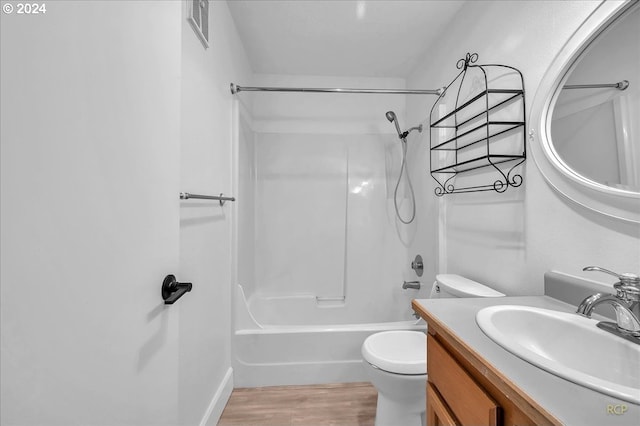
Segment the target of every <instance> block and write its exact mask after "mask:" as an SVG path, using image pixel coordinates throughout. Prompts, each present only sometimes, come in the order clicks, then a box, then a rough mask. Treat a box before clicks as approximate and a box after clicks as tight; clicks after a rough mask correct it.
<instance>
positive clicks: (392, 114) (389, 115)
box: [385, 111, 422, 142]
mask: <svg viewBox="0 0 640 426" xmlns="http://www.w3.org/2000/svg"><path fill="white" fill-rule="evenodd" d="M385 116H386V117H387V120H389V121H390V122H392V123H393V124H395V126H396V131H397V132H398V137H399V138H400V139H402V140H403V141H404V142H406V141H405V139H406V137H407V136H409V133H411V132H412V131H413V130H417V131H418V132H421V133H422V124H420V125H418V126H414V127H411V128H409V129H407V130H406V131H404V132H403V131H402V130H400V124H398V117H397V116H396V113H395V112H393V111H387V113H386V114H385Z"/></svg>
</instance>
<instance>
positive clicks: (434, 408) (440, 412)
mask: <svg viewBox="0 0 640 426" xmlns="http://www.w3.org/2000/svg"><path fill="white" fill-rule="evenodd" d="M427 424H428V425H429V426H441V425H442V426H456V425H457V424H458V422H457V421H456V419H455V417H454V415H453V413H452V412H451V410H450V409H449V407H447V404H446V403H445V402H444V401H443V400H442V397H441V396H440V394H439V393H438V391H437V390H436V389H435V388H434V387H433V385H432V384H431V383H427Z"/></svg>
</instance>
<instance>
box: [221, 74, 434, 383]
mask: <svg viewBox="0 0 640 426" xmlns="http://www.w3.org/2000/svg"><path fill="white" fill-rule="evenodd" d="M372 80H374V81H364V82H355V81H352V80H351V81H349V80H348V79H346V80H345V79H340V78H335V79H331V80H327V79H324V80H322V81H314V79H313V78H310V79H305V81H304V82H303V81H301V80H300V79H296V78H289V79H287V78H284V77H283V78H275V77H270V78H265V79H264V81H260V82H258V83H257V85H264V86H285V87H286V86H290V87H291V86H294V87H300V86H308V87H311V86H313V87H354V86H357V85H366V86H367V87H380V88H394V87H395V88H402V87H404V82H402V81H395V80H393V79H372ZM241 96H245V98H242V99H241V100H240V101H238V102H237V109H236V113H235V118H234V119H235V121H236V123H237V129H238V131H237V144H236V146H237V147H238V148H237V152H236V159H237V171H236V173H237V176H238V181H237V188H234V190H235V191H236V193H237V200H238V201H237V203H236V206H235V207H236V215H237V228H236V238H235V241H236V255H237V257H236V259H237V260H236V279H235V283H236V288H235V291H234V328H233V334H234V337H233V358H234V363H233V368H234V383H235V386H240V387H251V386H266V385H294V384H320V383H332V382H333V383H335V382H353V381H363V380H367V378H366V376H365V371H364V369H363V368H362V366H361V363H362V361H361V360H362V356H361V354H360V347H361V345H362V342H363V341H364V340H365V339H366V337H367V336H369V335H370V334H372V333H376V332H379V331H384V330H396V329H424V328H425V326H424V324H423V323H422V325H421V324H416V321H417V320H416V319H415V318H414V317H413V316H412V313H413V312H412V309H411V300H412V299H413V298H416V297H426V296H427V294H428V291H429V289H430V284H431V283H426V282H423V290H403V289H402V282H403V281H404V280H414V279H416V276H415V274H414V272H413V271H412V270H411V269H410V263H411V258H412V257H413V256H415V253H411V256H410V254H409V252H408V247H409V246H410V245H411V242H412V237H411V236H412V235H414V234H415V230H414V229H413V227H415V226H416V223H414V224H412V225H410V226H407V225H403V224H400V223H399V222H398V221H397V219H396V213H395V209H394V205H393V192H394V188H395V184H396V182H397V178H398V174H399V172H400V166H401V154H402V147H401V144H400V141H399V140H398V136H397V134H395V129H394V127H393V126H392V125H390V124H389V122H388V121H387V120H386V118H385V113H386V112H387V111H389V110H394V111H396V112H397V113H398V116H399V117H400V118H402V117H404V101H405V99H404V96H399V95H394V96H389V95H354V94H289V93H285V94H274V93H261V94H252V96H251V98H249V97H248V95H247V94H243V95H241ZM248 99H251V101H252V103H251V105H249V102H246V103H243V102H245V100H248ZM415 134H416V135H417V134H418V133H417V132H415ZM417 138H418V137H417V136H415V135H414V134H412V135H411V136H409V138H408V143H409V144H412V143H413V144H415V143H418V142H419V141H418V139H417ZM408 167H409V168H412V167H418V165H416V164H415V163H413V162H412V161H411V158H409V161H408ZM398 195H399V207H400V210H401V212H402V213H404V216H407V215H408V213H410V209H411V206H410V205H409V204H410V199H409V191H408V189H407V187H406V182H402V184H401V185H400V188H399V190H398ZM427 268H429V265H427ZM431 272H432V271H427V274H425V276H431V275H430V273H431ZM425 284H428V285H425Z"/></svg>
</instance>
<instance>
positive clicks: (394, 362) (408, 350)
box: [362, 330, 427, 374]
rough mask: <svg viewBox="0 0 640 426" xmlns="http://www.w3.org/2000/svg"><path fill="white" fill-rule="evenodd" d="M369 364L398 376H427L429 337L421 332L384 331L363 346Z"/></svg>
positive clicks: (364, 355) (368, 339)
mask: <svg viewBox="0 0 640 426" xmlns="http://www.w3.org/2000/svg"><path fill="white" fill-rule="evenodd" d="M362 356H363V357H364V359H365V361H367V362H368V363H369V364H372V365H374V366H375V367H378V368H379V369H381V370H384V371H388V372H389V373H396V374H427V336H426V335H425V334H424V333H423V332H421V331H407V330H397V331H384V332H381V333H376V334H372V335H371V336H369V337H367V339H366V340H365V341H364V343H363V344H362Z"/></svg>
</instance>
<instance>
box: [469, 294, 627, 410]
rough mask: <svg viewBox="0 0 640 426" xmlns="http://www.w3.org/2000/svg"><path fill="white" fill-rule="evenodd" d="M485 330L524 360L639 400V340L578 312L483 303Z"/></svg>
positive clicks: (481, 323)
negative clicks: (617, 333)
mask: <svg viewBox="0 0 640 426" xmlns="http://www.w3.org/2000/svg"><path fill="white" fill-rule="evenodd" d="M476 322H477V323H478V326H479V327H480V328H481V329H482V331H483V332H484V333H485V334H486V335H487V336H489V337H490V338H491V339H492V340H493V341H494V342H496V343H497V344H499V345H500V346H502V347H503V348H505V349H506V350H508V351H509V352H511V353H513V354H514V355H517V356H519V357H520V358H522V359H524V360H525V361H528V362H530V363H531V364H533V365H535V366H537V367H540V368H542V369H543V370H546V371H548V372H550V373H553V374H555V375H557V376H559V377H562V378H564V379H566V380H569V381H571V382H573V383H576V384H578V385H582V386H586V387H588V388H591V389H593V390H596V391H598V392H601V393H604V394H606V395H609V396H613V397H616V398H619V399H622V400H624V401H628V402H632V403H634V404H639V405H640V345H637V344H635V343H632V342H629V341H627V340H625V339H623V338H620V337H618V336H615V335H613V334H611V333H608V332H606V331H604V330H601V329H599V328H597V327H596V324H597V323H598V321H596V320H594V319H589V318H585V317H583V316H580V315H578V314H574V313H566V312H558V311H551V310H548V309H540V308H532V307H528V306H514V305H502V306H492V307H489V308H484V309H482V310H480V311H479V312H478V314H477V315H476Z"/></svg>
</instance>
